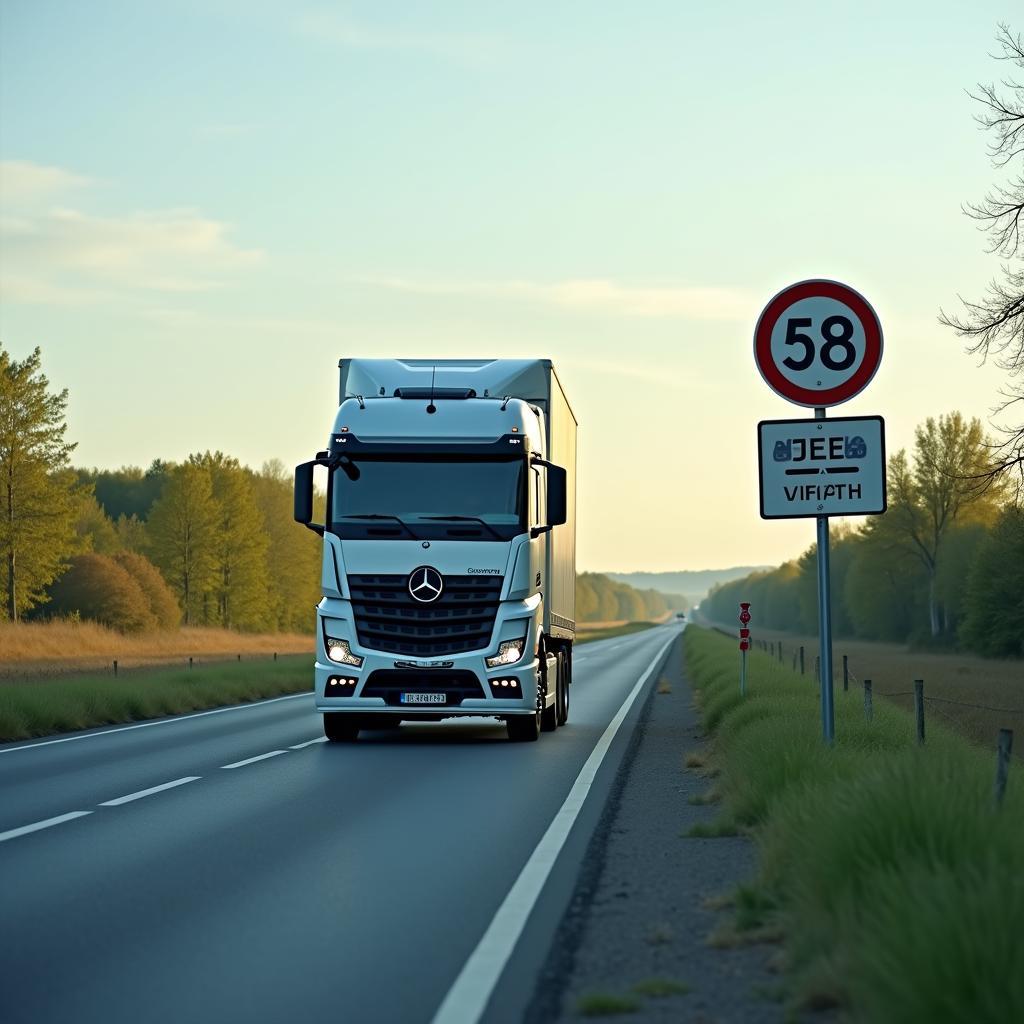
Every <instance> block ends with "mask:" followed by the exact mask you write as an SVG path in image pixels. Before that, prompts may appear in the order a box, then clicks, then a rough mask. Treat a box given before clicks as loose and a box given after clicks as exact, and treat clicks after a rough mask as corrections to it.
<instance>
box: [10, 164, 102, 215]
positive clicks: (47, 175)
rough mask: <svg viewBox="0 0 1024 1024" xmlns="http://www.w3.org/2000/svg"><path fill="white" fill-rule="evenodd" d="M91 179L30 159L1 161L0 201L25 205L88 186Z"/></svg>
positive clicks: (11, 204)
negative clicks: (35, 162)
mask: <svg viewBox="0 0 1024 1024" xmlns="http://www.w3.org/2000/svg"><path fill="white" fill-rule="evenodd" d="M88 184H89V179H88V178H83V177H82V176H81V175H78V174H72V172H71V171H66V170H64V169H63V168H62V167H48V166H45V165H43V164H34V163H32V162H31V161H29V160H0V203H2V204H3V205H4V206H14V205H26V204H30V203H35V202H38V201H39V200H43V199H52V198H53V197H54V196H57V195H61V194H63V193H66V192H68V191H70V190H72V189H75V188H81V187H82V186H83V185H88Z"/></svg>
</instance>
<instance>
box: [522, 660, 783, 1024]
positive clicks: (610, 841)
mask: <svg viewBox="0 0 1024 1024" xmlns="http://www.w3.org/2000/svg"><path fill="white" fill-rule="evenodd" d="M660 680H661V682H660V683H659V684H658V685H656V686H655V687H654V688H653V689H652V692H651V694H650V696H649V697H648V699H647V703H646V706H645V708H644V711H643V716H642V718H641V720H640V722H639V724H638V726H637V729H636V734H635V736H634V739H633V746H632V749H631V751H630V752H629V753H628V754H627V756H626V759H625V760H624V761H623V766H622V769H621V771H620V778H619V780H618V782H617V785H616V787H615V790H614V791H613V793H612V796H611V798H610V800H609V803H608V806H607V808H606V810H605V813H604V816H603V818H602V821H601V823H600V825H599V826H598V829H597V831H596V832H595V834H594V837H593V840H592V842H591V845H590V848H589V850H588V852H587V856H586V859H585V861H584V866H583V870H582V873H581V876H580V879H579V882H578V884H577V888H576V891H575V893H574V895H573V899H572V902H571V904H570V907H569V910H568V912H567V913H566V916H565V918H564V919H563V921H562V923H561V925H560V927H559V931H558V934H557V935H556V938H555V941H554V944H553V947H552V954H551V956H550V958H549V961H548V967H547V970H546V971H545V973H544V974H543V975H542V977H541V979H540V982H539V984H538V988H537V991H536V993H535V996H534V999H533V1002H532V1003H531V1006H530V1009H529V1011H528V1013H527V1015H526V1018H525V1019H526V1021H527V1022H528V1024H554V1022H560V1024H561V1022H564V1024H569V1022H577V1024H578V1022H579V1021H580V1020H583V1019H586V1017H587V1016H598V1015H599V1014H596V1013H592V1014H584V1013H582V1012H581V1007H582V1005H583V1004H582V1002H581V1001H583V1000H594V999H595V998H596V997H600V996H611V997H618V998H622V999H629V1000H632V1001H634V1002H635V1003H636V1009H634V1010H632V1011H631V1012H628V1013H626V1014H625V1015H624V1016H622V1017H621V1018H620V1019H623V1020H629V1021H643V1022H644V1024H647V1022H651V1024H661V1022H668V1021H673V1022H678V1021H693V1022H697V1024H727V1022H728V1024H731V1022H740V1024H762V1022H763V1024H768V1022H772V1024H774V1022H779V1021H783V1020H784V1019H785V1011H784V1008H783V1006H782V1005H781V1004H780V1003H779V1002H777V1001H774V1000H773V999H772V997H771V993H773V992H775V991H777V990H778V988H779V976H778V975H777V974H775V973H773V972H772V971H771V970H770V968H769V963H770V961H771V960H772V959H773V958H774V957H775V956H776V955H777V952H778V947H777V946H773V945H753V946H742V947H737V948H724V949H722V948H714V947H712V946H711V945H710V944H709V942H708V938H709V936H710V935H711V934H712V933H713V932H714V931H715V930H716V928H719V927H723V926H728V924H729V922H730V919H731V912H730V911H729V910H714V909H711V908H710V907H709V906H708V905H707V904H708V901H709V900H713V899H714V898H716V897H721V896H724V895H728V894H729V893H731V892H732V890H733V889H734V888H735V886H736V885H737V884H739V883H741V882H743V881H746V880H748V879H750V878H751V877H752V876H753V874H754V872H755V859H756V851H755V848H754V844H753V842H752V841H751V840H750V839H748V838H746V837H742V836H736V837H722V838H710V839H703V838H689V837H686V833H687V831H688V830H689V829H690V828H691V826H693V825H695V824H697V823H700V822H711V821H713V820H714V819H715V817H716V813H717V812H716V808H715V806H699V805H694V804H691V803H690V802H689V800H690V798H691V797H695V796H697V795H699V794H702V793H704V792H706V791H707V790H708V788H709V786H710V782H709V780H708V779H706V778H704V777H702V776H701V774H700V773H699V771H696V770H693V769H687V768H685V766H684V759H685V758H686V756H687V754H689V753H690V752H693V751H701V750H703V749H704V748H705V747H706V743H707V741H706V740H705V739H704V737H703V734H702V730H701V726H700V721H699V717H698V713H697V711H696V709H695V708H694V706H693V696H692V692H691V690H690V686H689V684H688V682H687V680H686V676H685V669H684V665H683V655H682V643H681V642H679V643H677V644H676V646H675V648H674V649H673V651H672V653H671V654H670V656H669V659H668V661H667V662H666V664H665V667H664V669H663V671H662V673H661V676H660ZM665 684H667V687H670V688H671V692H663V691H665V690H666V689H667V687H666V685H665ZM659 691H662V692H659ZM653 982H661V983H664V982H668V983H674V984H675V985H678V986H685V987H686V989H687V991H685V992H681V991H680V992H674V993H673V994H664V995H658V996H655V995H642V994H638V993H637V992H636V991H635V989H634V987H635V986H637V985H643V984H644V983H649V984H650V983H653ZM657 987H660V988H663V989H665V988H670V987H671V984H669V985H664V984H662V985H659V986H657ZM607 1006H608V1004H606V1010H607ZM600 1015H601V1016H605V1015H607V1012H606V1013H604V1014H600Z"/></svg>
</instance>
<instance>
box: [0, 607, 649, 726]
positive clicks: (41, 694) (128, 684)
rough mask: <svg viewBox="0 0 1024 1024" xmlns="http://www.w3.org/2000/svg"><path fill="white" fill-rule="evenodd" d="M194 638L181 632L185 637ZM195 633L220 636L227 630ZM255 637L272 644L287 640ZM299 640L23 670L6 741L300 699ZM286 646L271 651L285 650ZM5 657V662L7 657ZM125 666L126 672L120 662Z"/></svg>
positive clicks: (11, 686)
mask: <svg viewBox="0 0 1024 1024" xmlns="http://www.w3.org/2000/svg"><path fill="white" fill-rule="evenodd" d="M654 626H655V623H653V622H630V623H626V624H625V625H622V626H618V627H615V628H612V629H606V630H598V631H595V632H594V633H592V634H590V635H587V636H584V637H582V638H581V639H580V640H579V643H587V642H588V641H590V640H604V639H606V638H608V637H612V636H623V635H626V634H628V633H636V632H639V631H641V630H644V629H652V628H653V627H654ZM189 632H191V631H186V630H182V633H189ZM196 632H206V633H213V634H217V633H220V632H222V631H219V630H207V631H196ZM140 639H141V638H140ZM222 639H224V638H223V637H219V638H218V637H216V636H214V637H209V638H208V640H210V641H211V644H210V645H211V646H214V647H215V646H216V644H215V643H214V642H213V641H217V640H222ZM227 639H229V640H233V641H234V647H233V648H232V649H233V650H234V649H238V646H239V641H242V640H245V639H248V638H247V637H246V636H245V635H244V634H239V633H230V634H228V636H227ZM254 639H258V640H261V641H273V640H279V639H280V637H279V636H269V637H267V636H262V637H256V638H254ZM294 639H295V640H296V641H301V643H302V645H303V646H304V647H306V648H308V649H307V650H305V651H303V653H301V654H292V655H283V656H281V657H279V658H278V659H277V660H276V661H274V660H271V657H270V654H268V653H267V652H266V651H263V652H256V653H253V652H250V651H248V650H247V653H246V654H245V655H243V660H242V661H241V662H239V661H237V660H234V658H232V659H223V660H219V661H218V660H217V658H216V655H215V654H208V655H207V656H206V657H205V658H204V659H201V660H200V661H197V662H196V667H195V668H194V669H192V670H189V669H188V668H185V667H184V666H181V665H175V666H174V667H167V666H166V665H164V666H160V665H158V664H154V663H153V662H152V661H143V662H142V663H141V665H140V664H139V663H136V666H135V668H136V670H135V671H131V670H129V671H126V672H123V673H121V674H120V675H118V676H117V677H116V678H115V677H114V675H113V672H112V671H111V670H110V667H109V663H108V664H106V665H105V667H104V671H102V672H100V673H84V674H83V673H81V672H78V673H76V674H74V675H69V674H67V673H64V674H60V673H54V672H50V673H47V674H44V673H41V672H39V671H38V670H37V671H35V672H34V673H33V672H31V671H29V672H27V673H25V672H23V673H22V674H20V676H15V675H13V674H12V675H9V676H8V678H7V679H6V680H5V681H3V685H0V742H7V741H10V740H22V739H29V738H31V737H34V736H48V735H50V734H52V733H59V732H71V731H73V730H75V729H91V728H94V727H96V726H101V725H116V724H119V723H123V722H134V721H139V720H142V719H146V718H158V717H160V716H162V715H178V714H183V713H185V712H188V711H200V710H206V709H207V708H214V707H222V706H226V705H229V704H239V703H243V702H245V701H252V700H262V699H264V698H266V697H278V696H281V695H283V694H288V693H301V692H302V691H304V690H308V689H310V688H311V686H312V683H313V668H312V663H313V656H312V655H313V652H312V638H310V637H296V638H294ZM172 641H173V638H172ZM283 647H284V645H279V646H276V647H274V648H272V649H273V650H282V649H283ZM3 657H4V658H5V659H6V652H3ZM177 657H178V658H180V655H178V656H177ZM76 667H77V664H76ZM6 668H7V669H8V671H9V672H11V673H15V672H18V670H19V667H18V666H17V664H15V665H14V666H6ZM118 668H119V671H120V669H121V663H120V662H119V665H118Z"/></svg>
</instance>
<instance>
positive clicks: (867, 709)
mask: <svg viewBox="0 0 1024 1024" xmlns="http://www.w3.org/2000/svg"><path fill="white" fill-rule="evenodd" d="M873 714H874V709H873V708H872V707H871V680H870V679H865V680H864V719H865V721H868V722H870V721H871V718H872V715H873Z"/></svg>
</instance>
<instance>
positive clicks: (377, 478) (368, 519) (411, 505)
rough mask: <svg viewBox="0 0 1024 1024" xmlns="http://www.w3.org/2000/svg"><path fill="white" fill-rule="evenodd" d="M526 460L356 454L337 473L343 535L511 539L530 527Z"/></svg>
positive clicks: (335, 497) (334, 521)
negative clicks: (363, 455)
mask: <svg viewBox="0 0 1024 1024" xmlns="http://www.w3.org/2000/svg"><path fill="white" fill-rule="evenodd" d="M526 507H527V503H526V472H525V466H524V464H523V460H522V459H514V460H512V459H509V460H495V459H487V460H484V459H466V458H461V459H441V458H422V459H402V458H379V457H378V458H373V457H365V458H361V457H359V456H355V457H354V458H352V459H351V460H350V461H349V464H348V466H347V467H340V468H336V469H334V470H333V471H332V474H331V511H330V517H331V529H332V531H333V532H334V533H336V534H338V535H339V536H341V537H351V538H358V537H380V538H385V537H387V538H399V537H404V538H406V539H408V538H409V537H414V538H416V539H426V538H455V537H457V538H459V539H468V540H495V539H499V540H510V539H511V538H512V537H514V536H516V534H518V533H522V531H523V530H524V529H525V516H526Z"/></svg>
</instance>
